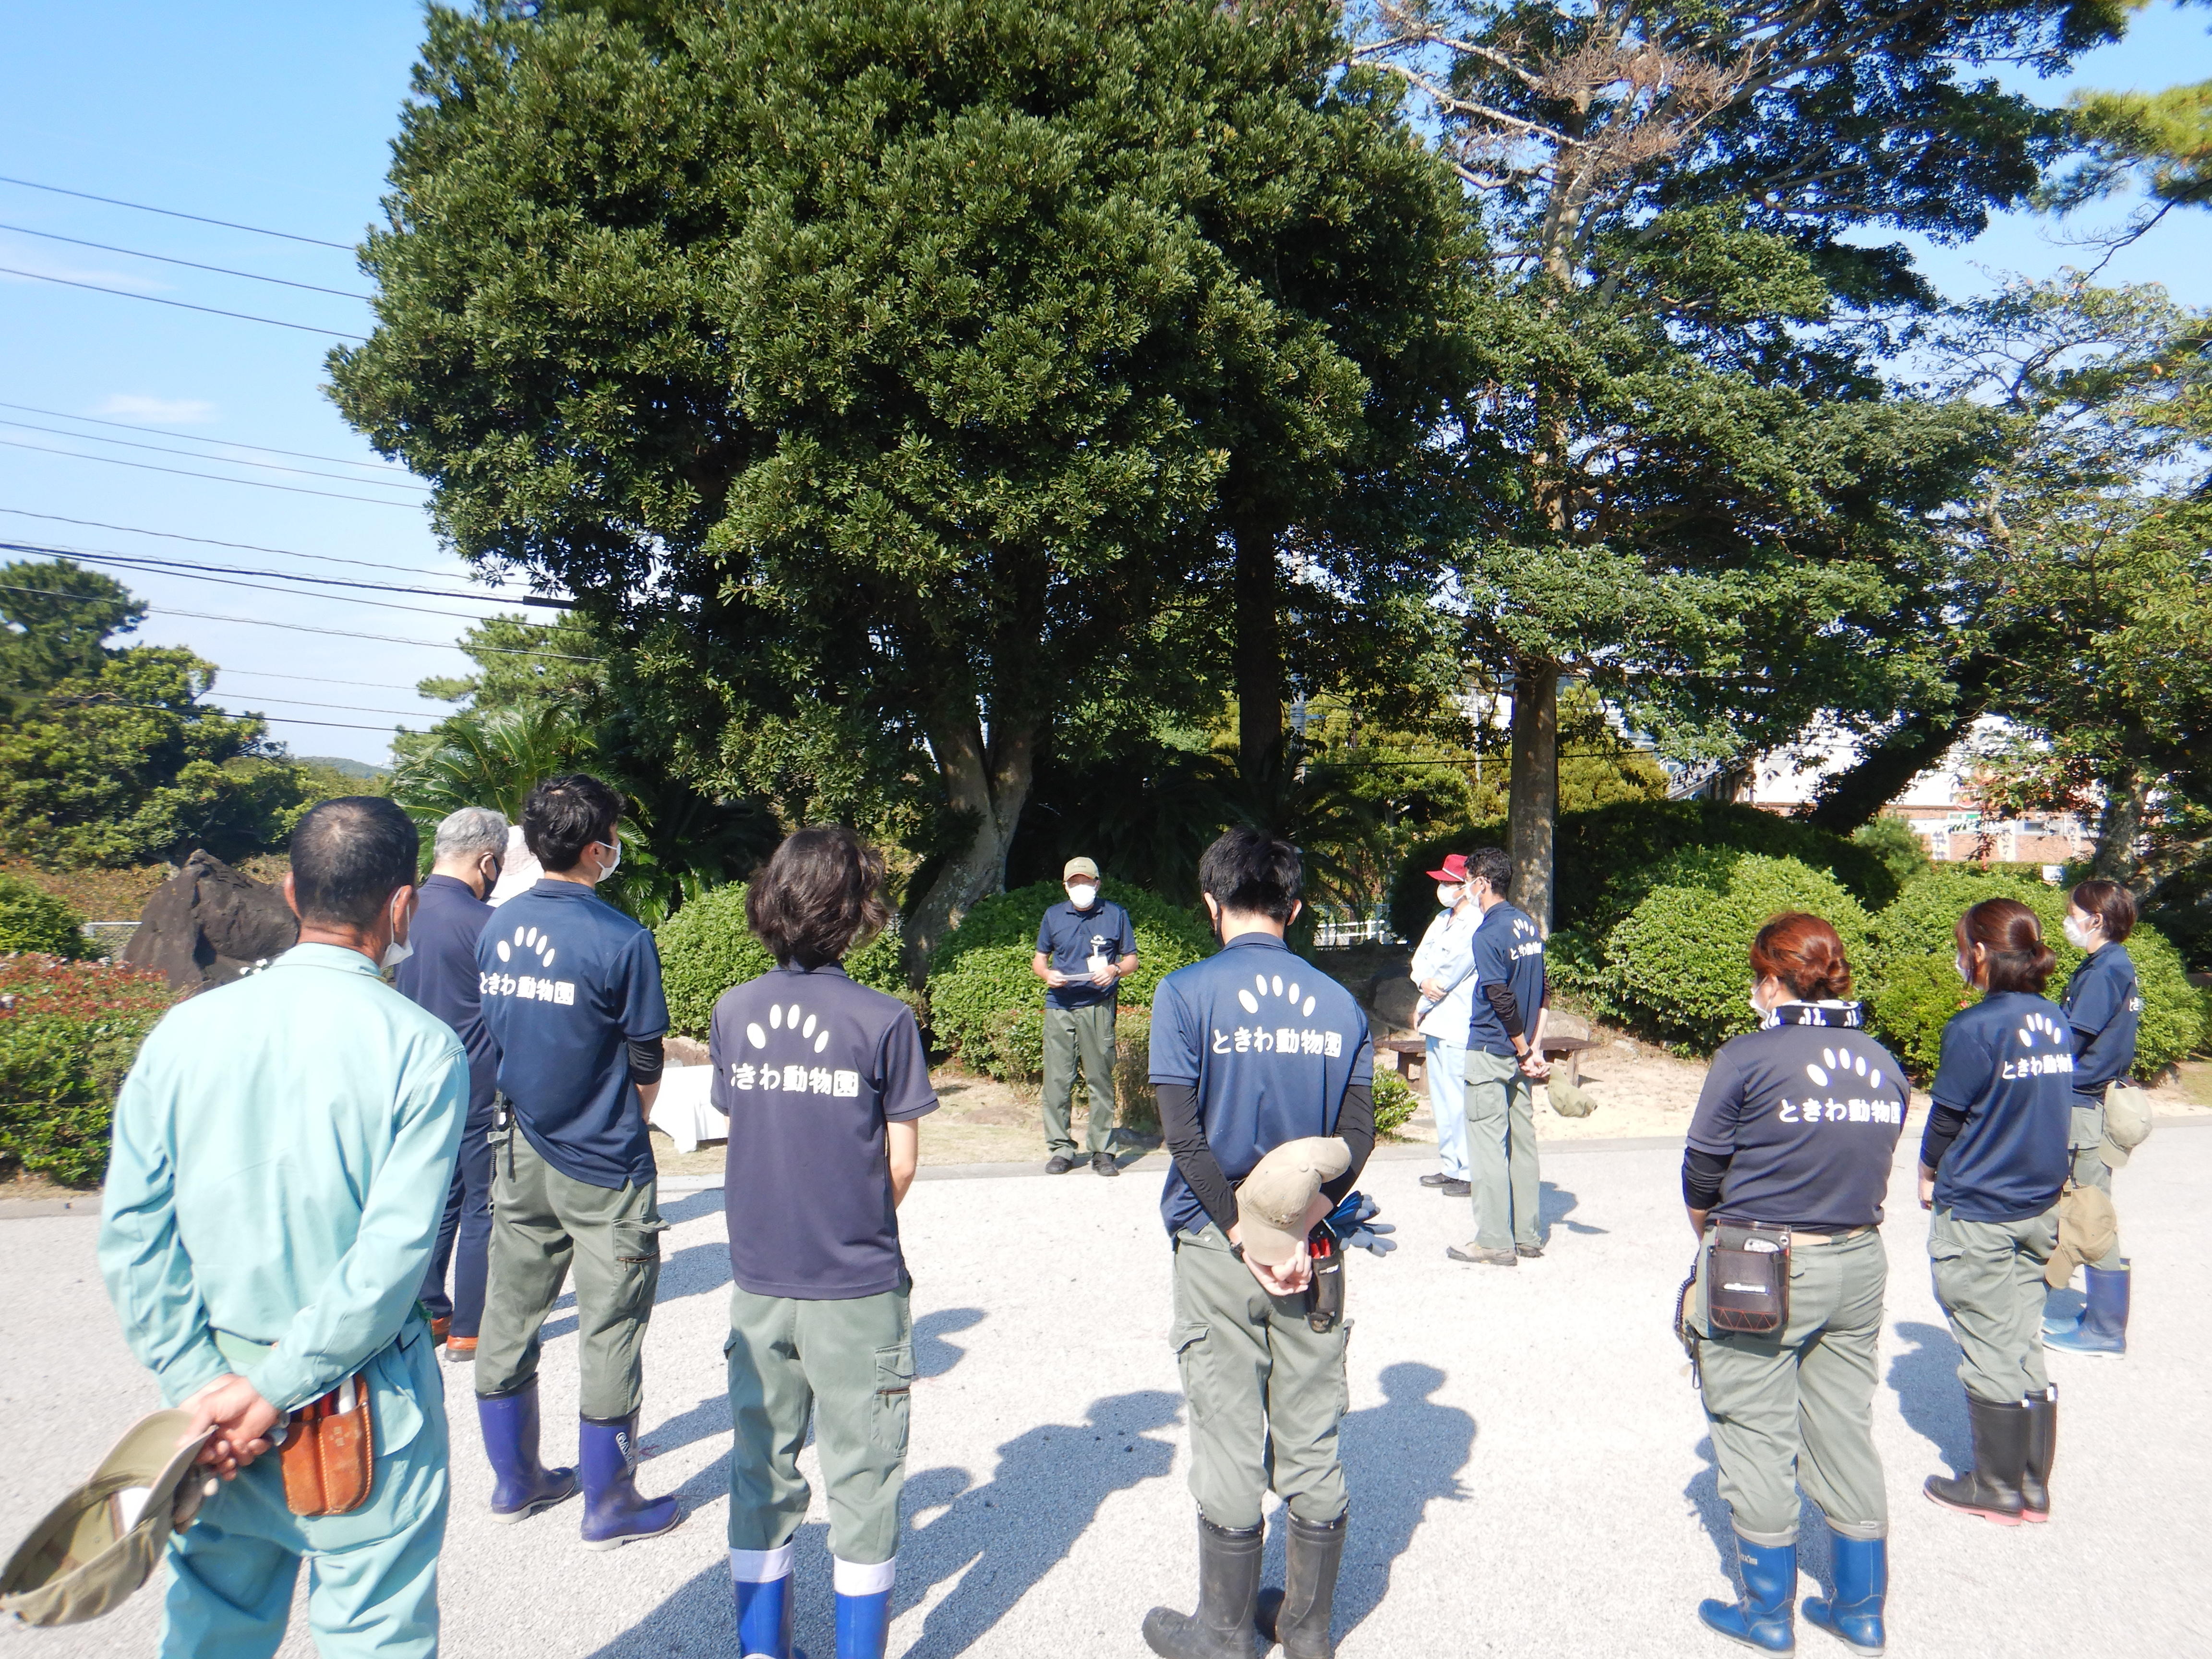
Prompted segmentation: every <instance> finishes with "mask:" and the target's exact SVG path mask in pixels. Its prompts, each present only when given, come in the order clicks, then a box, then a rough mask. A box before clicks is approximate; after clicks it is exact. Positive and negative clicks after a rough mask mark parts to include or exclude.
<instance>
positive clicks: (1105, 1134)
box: [1044, 997, 1116, 1158]
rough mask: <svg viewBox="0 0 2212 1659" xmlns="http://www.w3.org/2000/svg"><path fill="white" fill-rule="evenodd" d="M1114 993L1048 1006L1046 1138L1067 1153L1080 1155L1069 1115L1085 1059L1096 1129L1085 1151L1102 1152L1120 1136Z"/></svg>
mask: <svg viewBox="0 0 2212 1659" xmlns="http://www.w3.org/2000/svg"><path fill="white" fill-rule="evenodd" d="M1115 1006H1116V1005H1115V1002H1114V1000H1113V999H1112V998H1110V997H1109V998H1108V999H1107V1000H1105V1001H1103V1002H1094V1003H1092V1004H1091V1006H1089V1007H1088V1008H1047V1009H1046V1010H1045V1011H1044V1144H1045V1149H1046V1151H1048V1152H1056V1153H1058V1154H1059V1155H1060V1157H1062V1158H1073V1157H1075V1155H1076V1152H1075V1135H1074V1132H1073V1126H1072V1125H1071V1124H1070V1122H1069V1121H1068V1119H1069V1115H1070V1111H1071V1109H1072V1107H1073V1104H1074V1098H1075V1073H1076V1068H1077V1066H1081V1067H1082V1070H1083V1080H1084V1082H1085V1084H1086V1085H1088V1086H1089V1088H1090V1090H1091V1135H1090V1144H1089V1145H1088V1146H1085V1148H1084V1150H1085V1152H1087V1153H1089V1154H1090V1155H1091V1157H1093V1158H1096V1157H1097V1155H1098V1154H1099V1153H1101V1152H1105V1151H1106V1150H1107V1149H1108V1146H1109V1144H1110V1143H1111V1141H1112V1140H1113V1138H1114V1012H1115Z"/></svg>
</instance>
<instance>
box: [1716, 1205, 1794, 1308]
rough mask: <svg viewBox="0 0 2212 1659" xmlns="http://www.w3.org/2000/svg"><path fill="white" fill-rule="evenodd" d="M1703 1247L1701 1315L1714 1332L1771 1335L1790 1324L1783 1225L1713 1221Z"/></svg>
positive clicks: (1787, 1250)
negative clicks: (1704, 1260) (1703, 1283)
mask: <svg viewBox="0 0 2212 1659" xmlns="http://www.w3.org/2000/svg"><path fill="white" fill-rule="evenodd" d="M1705 1249H1706V1253H1707V1261H1706V1264H1705V1318H1706V1320H1707V1322H1709V1323H1710V1324H1711V1326H1712V1328H1714V1329H1715V1330H1717V1331H1732V1332H1735V1333H1736V1334H1739V1335H1742V1336H1773V1335H1775V1334H1778V1333H1779V1332H1780V1330H1781V1329H1782V1328H1783V1327H1784V1325H1787V1324H1788V1323H1789V1322H1790V1230H1789V1229H1788V1228H1787V1227H1770V1226H1768V1225H1765V1223H1764V1222H1759V1221H1717V1222H1715V1223H1714V1224H1713V1230H1712V1231H1711V1233H1710V1234H1708V1235H1707V1236H1706V1240H1705Z"/></svg>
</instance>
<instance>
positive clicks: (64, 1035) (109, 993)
mask: <svg viewBox="0 0 2212 1659" xmlns="http://www.w3.org/2000/svg"><path fill="white" fill-rule="evenodd" d="M173 1000H175V997H174V994H173V992H172V991H171V990H170V989H169V986H168V981H167V980H165V979H164V978H163V977H162V976H161V975H159V974H149V973H142V972H141V971H139V970H138V969H135V968H122V967H113V966H110V965H109V964H107V963H96V962H63V961H61V960H59V959H58V958H57V957H43V956H33V955H31V954H28V953H21V954H16V955H10V956H0V1166H5V1165H8V1164H14V1165H17V1166H19V1167H20V1168H21V1169H23V1170H28V1171H29V1172H31V1173H32V1174H33V1175H42V1176H46V1177H48V1178H49V1179H51V1180H54V1181H59V1182H67V1183H69V1184H70V1185H90V1184H92V1183H94V1182H97V1181H98V1180H99V1179H100V1175H101V1173H102V1171H104V1170H106V1167H107V1139H108V1125H109V1121H110V1118H111V1116H112V1113H113V1111H114V1107H115V1094H116V1091H117V1090H118V1089H120V1088H121V1087H122V1086H123V1079H124V1077H125V1074H126V1073H129V1071H130V1070H131V1060H133V1059H135V1058H136V1057H137V1053H138V1045H139V1044H140V1043H141V1042H143V1041H144V1040H145V1036H146V1033H147V1032H149V1031H150V1030H153V1029H154V1025H155V1022H156V1021H157V1020H159V1019H160V1018H161V1015H162V1014H163V1013H164V1012H167V1009H168V1006H169V1005H170V1003H171V1002H172V1001H173Z"/></svg>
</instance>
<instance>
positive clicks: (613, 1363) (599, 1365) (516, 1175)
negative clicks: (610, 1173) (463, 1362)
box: [477, 1128, 667, 1423]
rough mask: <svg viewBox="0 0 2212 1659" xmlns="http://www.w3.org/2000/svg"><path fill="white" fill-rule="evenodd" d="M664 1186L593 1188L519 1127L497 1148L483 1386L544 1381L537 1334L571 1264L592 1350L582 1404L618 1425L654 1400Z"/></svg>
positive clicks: (480, 1372)
mask: <svg viewBox="0 0 2212 1659" xmlns="http://www.w3.org/2000/svg"><path fill="white" fill-rule="evenodd" d="M657 1185H658V1183H656V1182H651V1181H647V1182H630V1183H629V1184H628V1185H626V1186H622V1187H594V1186H592V1184H591V1183H590V1182H586V1181H576V1180H574V1179H572V1178H570V1177H569V1176H564V1175H562V1173H561V1172H560V1171H559V1170H556V1169H555V1168H554V1167H553V1166H552V1165H551V1164H548V1163H547V1162H546V1161H545V1159H544V1157H542V1156H541V1155H540V1154H539V1152H538V1149H537V1148H536V1147H535V1146H532V1145H531V1144H530V1137H529V1136H527V1135H526V1134H524V1133H522V1131H521V1130H520V1129H515V1128H510V1129H509V1130H508V1131H507V1136H506V1138H505V1139H502V1140H501V1142H500V1144H499V1145H498V1146H495V1147H494V1148H493V1149H492V1182H491V1207H492V1223H491V1262H490V1271H489V1273H488V1275H487V1277H486V1283H485V1286H484V1316H483V1328H482V1329H481V1330H480V1331H479V1332H478V1333H477V1395H480V1396H483V1397H486V1398H489V1397H490V1396H492V1395H502V1394H512V1393H513V1391H514V1390H515V1389H519V1388H521V1387H522V1386H523V1385H524V1384H526V1383H530V1382H532V1381H534V1380H535V1379H536V1377H537V1376H538V1329H539V1328H540V1327H541V1326H543V1325H544V1323H545V1316H547V1315H548V1314H550V1313H551V1312H552V1311H553V1304H554V1303H555V1302H556V1301H558V1300H559V1299H560V1296H561V1286H562V1284H563V1283H564V1282H565V1281H566V1280H567V1279H568V1268H569V1266H570V1264H571V1263H572V1262H573V1263H574V1266H575V1269H576V1329H577V1334H578V1336H579V1338H580V1343H581V1346H582V1351H583V1358H582V1370H583V1390H582V1395H583V1398H582V1409H583V1413H584V1415H585V1416H586V1417H589V1418H594V1419H598V1420H599V1421H600V1422H603V1423H612V1422H617V1421H619V1420H620V1419H623V1418H626V1417H628V1416H629V1415H630V1413H633V1412H635V1411H636V1410H637V1409H638V1407H640V1406H641V1405H642V1404H644V1402H645V1373H644V1364H643V1359H644V1348H645V1327H646V1322H647V1321H648V1320H650V1319H651V1318H652V1317H653V1292H654V1291H656V1290H658V1289H659V1285H660V1231H661V1229H662V1228H663V1227H665V1226H666V1225H667V1224H666V1223H665V1222H664V1221H663V1220H661V1218H660V1208H659V1205H658V1203H656V1202H655V1197H654V1194H655V1190H656V1187H657Z"/></svg>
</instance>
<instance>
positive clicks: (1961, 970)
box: [1951, 957, 1974, 985]
mask: <svg viewBox="0 0 2212 1659" xmlns="http://www.w3.org/2000/svg"><path fill="white" fill-rule="evenodd" d="M1951 966H1952V967H1953V968H1954V969H1956V970H1957V972H1958V975H1959V982H1960V984H1961V985H1972V983H1973V982H1974V970H1973V969H1971V968H1969V967H1967V966H1966V957H1952V958H1951Z"/></svg>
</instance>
